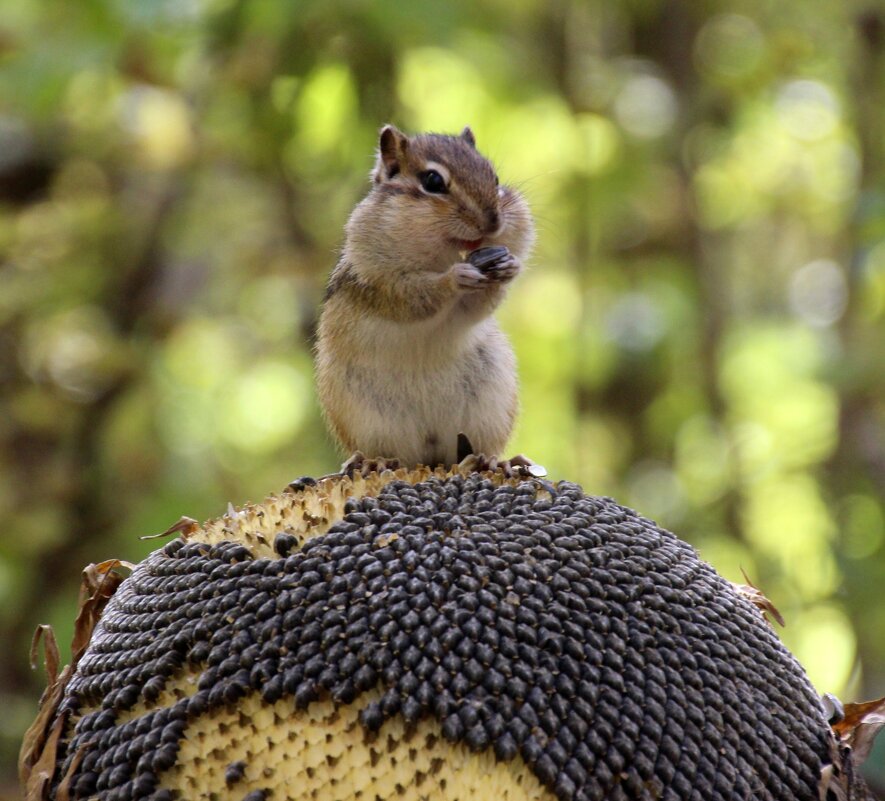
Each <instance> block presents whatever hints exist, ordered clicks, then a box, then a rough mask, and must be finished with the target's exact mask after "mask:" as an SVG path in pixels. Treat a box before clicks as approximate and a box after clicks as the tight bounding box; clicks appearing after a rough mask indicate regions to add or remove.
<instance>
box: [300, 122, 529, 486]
mask: <svg viewBox="0 0 885 801" xmlns="http://www.w3.org/2000/svg"><path fill="white" fill-rule="evenodd" d="M533 241H534V225H533V222H532V217H531V213H530V211H529V207H528V204H527V203H526V201H525V199H524V198H523V197H522V195H521V194H520V193H519V192H517V191H516V190H515V189H513V188H512V187H509V186H505V185H502V184H499V182H498V176H497V174H496V173H495V169H494V167H493V166H492V164H491V162H489V161H488V160H487V159H486V158H485V157H484V156H482V155H481V154H480V153H479V151H478V150H477V149H476V140H475V138H474V135H473V133H472V131H471V130H470V128H464V130H463V131H462V132H461V134H460V135H458V136H443V135H439V134H421V135H417V136H412V137H408V136H406V135H405V134H403V133H402V132H400V131H399V130H397V129H396V128H395V127H394V126H392V125H387V126H385V127H384V128H382V129H381V133H380V137H379V144H378V154H377V159H376V163H375V167H374V170H373V171H372V189H371V191H370V192H369V194H368V195H367V196H366V198H365V199H364V200H363V201H362V202H361V203H359V204H358V205H357V206H356V208H355V209H354V210H353V213H352V214H351V215H350V219H349V220H348V221H347V225H346V227H345V242H344V246H343V248H342V251H341V255H340V258H339V261H338V264H337V266H336V267H335V268H334V270H333V271H332V273H331V275H330V277H329V282H328V285H327V288H326V295H325V299H324V303H323V309H322V313H321V316H320V321H319V330H318V340H317V345H316V376H317V387H318V392H319V398H320V402H321V404H322V407H323V411H324V414H325V417H326V419H327V421H328V423H329V427H330V429H331V431H332V433H333V435H334V436H335V438H336V439H337V440H338V441H339V443H340V444H341V445H342V446H343V447H344V448H345V449H346V450H347V451H348V452H351V451H355V453H354V455H353V456H352V457H351V458H350V459H349V460H348V461H347V462H345V463H344V465H343V466H342V471H343V472H345V473H347V472H350V471H354V470H356V471H362V472H363V473H364V474H365V473H366V472H367V471H368V470H371V469H378V470H381V469H383V468H384V467H385V466H392V465H396V464H403V465H405V466H409V467H412V466H415V465H417V464H419V463H421V464H425V465H429V466H436V465H440V464H441V465H445V466H447V467H448V466H451V465H454V464H456V463H458V462H460V461H462V460H463V459H464V456H465V453H463V451H464V450H467V451H468V452H470V451H471V450H472V451H474V452H475V453H474V455H473V457H472V466H473V467H474V468H476V469H495V466H497V465H499V464H500V465H501V466H503V467H504V468H505V472H509V471H510V470H511V469H512V467H530V466H532V463H531V462H530V461H529V460H528V459H526V458H525V457H522V456H520V457H514V458H513V459H511V460H508V461H507V462H498V460H497V458H496V457H497V456H498V454H500V453H501V451H502V449H503V448H504V445H505V444H506V442H507V439H508V438H509V436H510V433H511V431H512V430H513V424H514V420H515V418H516V413H517V405H518V404H517V379H516V361H515V358H514V355H513V351H512V350H511V348H510V344H509V343H508V341H507V339H506V337H505V336H504V334H503V333H502V332H501V330H500V328H499V327H498V324H497V322H496V321H495V319H494V317H492V312H493V311H494V310H495V308H496V307H497V306H498V304H499V303H500V302H501V300H502V299H503V297H504V293H505V291H506V288H507V285H508V284H509V283H510V281H511V280H512V279H513V278H515V277H516V275H517V274H518V273H519V272H520V270H521V269H522V262H523V260H524V259H526V257H527V256H528V254H529V251H530V249H531V246H532V244H533ZM459 435H461V436H460V439H459ZM459 443H460V446H459ZM465 446H466V447H465ZM459 449H460V450H461V451H462V452H461V453H459ZM363 454H366V457H364V456H363ZM368 456H373V457H391V458H386V459H385V458H381V459H373V460H372V461H371V462H369V461H367V457H368ZM535 467H539V466H535ZM542 470H543V468H540V471H542ZM540 471H539V473H538V474H543V473H541V472H540Z"/></svg>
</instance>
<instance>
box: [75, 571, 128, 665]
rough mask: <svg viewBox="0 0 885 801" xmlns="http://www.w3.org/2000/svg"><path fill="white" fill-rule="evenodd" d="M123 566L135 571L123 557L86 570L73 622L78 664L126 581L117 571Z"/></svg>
mask: <svg viewBox="0 0 885 801" xmlns="http://www.w3.org/2000/svg"><path fill="white" fill-rule="evenodd" d="M119 567H124V568H127V569H129V570H132V568H133V565H132V564H131V563H130V562H124V561H122V560H121V559H108V560H107V561H105V562H100V563H99V564H97V565H95V564H93V565H88V566H87V567H85V568H84V569H83V581H82V584H81V585H80V611H79V612H78V613H77V619H76V621H75V622H74V638H73V640H72V641H71V660H72V664H74V665H76V664H77V662H79V661H80V657H81V656H82V655H83V652H84V651H85V650H86V647H87V646H88V645H89V640H90V638H91V637H92V632H93V630H94V629H95V625H96V624H97V623H98V621H99V618H101V613H102V612H103V611H104V608H105V605H106V604H107V602H108V601H109V600H110V598H111V596H112V595H113V594H114V593H115V592H116V590H117V587H119V586H120V584H121V582H122V581H123V576H121V575H120V574H119V573H116V572H114V571H115V569H116V568H119Z"/></svg>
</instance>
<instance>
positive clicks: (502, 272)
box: [467, 245, 521, 283]
mask: <svg viewBox="0 0 885 801" xmlns="http://www.w3.org/2000/svg"><path fill="white" fill-rule="evenodd" d="M467 261H468V262H469V263H470V264H472V265H473V266H474V267H476V268H477V269H478V270H479V271H480V272H481V273H482V274H483V276H485V278H486V280H487V281H489V282H493V283H503V282H504V281H509V280H510V279H511V278H513V277H515V276H516V275H517V273H519V270H520V267H521V265H520V263H519V260H518V259H517V258H516V256H514V255H513V254H512V253H511V252H510V251H509V250H508V249H507V248H505V247H504V246H503V245H492V246H489V247H484V248H477V249H476V250H474V251H473V252H471V253H470V254H469V255H468V256H467Z"/></svg>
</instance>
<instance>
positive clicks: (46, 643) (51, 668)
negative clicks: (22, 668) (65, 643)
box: [31, 623, 61, 687]
mask: <svg viewBox="0 0 885 801" xmlns="http://www.w3.org/2000/svg"><path fill="white" fill-rule="evenodd" d="M41 638H42V639H43V664H44V665H45V666H46V686H47V687H51V686H52V685H53V684H55V682H56V681H57V680H58V666H59V664H60V663H61V655H60V654H59V652H58V642H57V641H56V639H55V632H54V631H53V630H52V626H50V625H49V624H48V623H41V624H40V625H39V626H37V628H36V629H35V630H34V639H33V640H31V669H32V670H36V669H37V648H39V646H40V639H41Z"/></svg>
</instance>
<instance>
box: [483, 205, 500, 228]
mask: <svg viewBox="0 0 885 801" xmlns="http://www.w3.org/2000/svg"><path fill="white" fill-rule="evenodd" d="M500 224H501V215H500V214H498V210H497V209H490V210H489V211H487V212H486V227H487V228H488V230H489V233H492V232H494V231H497V230H498V226H499V225H500Z"/></svg>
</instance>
